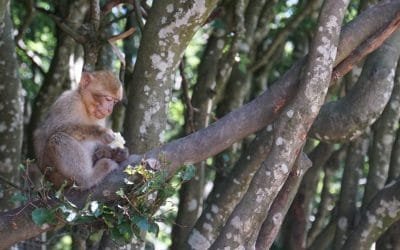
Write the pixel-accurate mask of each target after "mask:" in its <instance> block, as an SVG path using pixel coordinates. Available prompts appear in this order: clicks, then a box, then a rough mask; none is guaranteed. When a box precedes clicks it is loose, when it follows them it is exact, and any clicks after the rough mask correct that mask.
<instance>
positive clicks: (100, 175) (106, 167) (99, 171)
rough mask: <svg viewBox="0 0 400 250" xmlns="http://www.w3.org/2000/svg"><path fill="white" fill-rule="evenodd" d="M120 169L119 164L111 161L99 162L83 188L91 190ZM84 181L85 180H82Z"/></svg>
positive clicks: (104, 159) (102, 160) (103, 160)
mask: <svg viewBox="0 0 400 250" xmlns="http://www.w3.org/2000/svg"><path fill="white" fill-rule="evenodd" d="M118 167H119V165H118V163H116V162H115V161H113V160H111V159H107V158H103V159H100V160H98V161H97V162H96V163H95V165H94V166H93V168H92V173H91V176H90V178H88V179H86V180H85V181H84V184H83V185H82V187H83V188H85V189H86V188H91V187H93V186H94V185H96V184H98V183H99V182H100V181H102V180H103V179H104V177H106V175H108V174H109V173H110V172H111V171H113V170H114V169H117V168H118ZM82 181H83V180H82Z"/></svg>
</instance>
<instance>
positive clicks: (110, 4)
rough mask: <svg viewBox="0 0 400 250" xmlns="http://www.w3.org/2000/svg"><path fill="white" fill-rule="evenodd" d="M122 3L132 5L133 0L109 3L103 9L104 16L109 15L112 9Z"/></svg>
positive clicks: (115, 0) (112, 0)
mask: <svg viewBox="0 0 400 250" xmlns="http://www.w3.org/2000/svg"><path fill="white" fill-rule="evenodd" d="M122 3H131V0H111V1H108V2H107V3H106V4H104V5H103V7H102V8H101V12H102V13H103V14H107V13H108V12H110V11H111V9H112V8H114V7H115V6H117V5H120V4H122Z"/></svg>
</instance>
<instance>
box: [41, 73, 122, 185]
mask: <svg viewBox="0 0 400 250" xmlns="http://www.w3.org/2000/svg"><path fill="white" fill-rule="evenodd" d="M121 99H122V86H121V83H120V82H119V81H118V79H117V78H116V77H115V76H114V74H113V73H111V72H109V71H95V72H91V73H88V72H83V73H82V78H81V81H80V83H79V87H78V89H75V90H69V91H65V92H64V93H63V94H62V95H61V96H60V97H59V98H58V99H57V100H56V102H55V103H54V104H53V105H52V106H51V107H50V110H49V112H48V114H47V116H46V118H45V119H44V121H43V122H42V123H41V124H40V125H39V127H38V128H37V129H36V130H35V132H34V147H35V153H36V157H37V160H38V166H39V168H40V170H41V171H42V173H43V174H44V175H45V176H46V178H47V179H48V180H50V181H51V182H52V183H53V184H54V186H55V187H57V188H58V187H60V186H61V185H62V184H63V183H64V182H67V184H69V185H71V184H72V183H75V184H76V185H77V186H78V187H79V188H80V189H88V188H91V187H92V186H94V185H96V184H98V183H99V182H100V181H101V180H102V179H103V178H104V177H105V176H106V175H107V174H108V173H110V172H111V171H112V170H114V169H116V168H117V167H118V162H121V161H123V160H125V159H126V158H127V156H128V152H127V151H126V150H122V149H111V148H110V147H109V146H108V145H107V144H109V143H110V142H112V141H113V139H114V134H113V132H112V131H111V130H110V129H107V128H106V127H105V118H106V117H107V116H109V115H110V114H111V113H112V109H113V106H114V104H115V103H116V102H118V101H120V100H121Z"/></svg>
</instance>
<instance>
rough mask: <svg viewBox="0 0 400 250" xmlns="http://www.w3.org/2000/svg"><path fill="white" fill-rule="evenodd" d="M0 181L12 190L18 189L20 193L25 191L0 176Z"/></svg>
mask: <svg viewBox="0 0 400 250" xmlns="http://www.w3.org/2000/svg"><path fill="white" fill-rule="evenodd" d="M0 181H1V182H3V183H5V184H7V185H9V186H11V187H13V188H15V189H18V190H20V191H25V190H24V189H23V188H21V187H20V186H18V185H17V184H15V183H12V182H11V181H9V180H7V179H6V178H5V177H3V176H1V175H0Z"/></svg>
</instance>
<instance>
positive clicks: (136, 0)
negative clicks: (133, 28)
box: [133, 0, 144, 32]
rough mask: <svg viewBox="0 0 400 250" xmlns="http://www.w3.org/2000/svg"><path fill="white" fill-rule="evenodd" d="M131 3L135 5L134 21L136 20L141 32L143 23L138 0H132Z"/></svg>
mask: <svg viewBox="0 0 400 250" xmlns="http://www.w3.org/2000/svg"><path fill="white" fill-rule="evenodd" d="M133 3H134V5H135V18H136V21H137V22H138V25H139V28H140V31H141V32H143V27H144V23H143V15H142V11H141V7H140V0H133Z"/></svg>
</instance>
